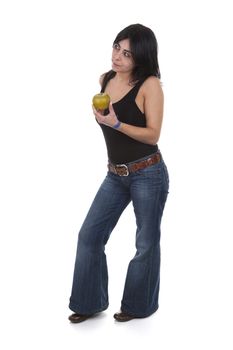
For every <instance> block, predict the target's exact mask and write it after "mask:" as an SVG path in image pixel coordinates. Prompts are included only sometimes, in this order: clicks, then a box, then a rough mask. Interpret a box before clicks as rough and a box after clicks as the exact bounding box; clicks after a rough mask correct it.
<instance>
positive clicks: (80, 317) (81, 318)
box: [68, 313, 92, 323]
mask: <svg viewBox="0 0 233 350" xmlns="http://www.w3.org/2000/svg"><path fill="white" fill-rule="evenodd" d="M91 316H92V315H80V314H76V313H75V314H72V315H70V316H69V317H68V319H69V320H70V322H72V323H80V322H83V321H86V320H87V319H88V318H90V317H91Z"/></svg>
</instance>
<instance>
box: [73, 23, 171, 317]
mask: <svg viewBox="0 0 233 350" xmlns="http://www.w3.org/2000/svg"><path fill="white" fill-rule="evenodd" d="M159 79H160V71H159V64H158V59H157V41H156V38H155V35H154V33H153V32H152V31H151V29H149V28H147V27H145V26H143V25H141V24H133V25H130V26H128V27H126V28H125V29H123V30H122V31H121V32H120V33H119V34H118V35H117V37H116V39H115V40H114V43H113V51H112V70H110V71H109V72H107V73H105V74H103V75H102V76H101V79H100V83H101V91H102V92H104V91H105V92H106V93H107V94H108V95H109V96H110V98H111V103H110V106H109V110H107V111H105V113H101V112H100V111H97V110H95V109H94V108H93V111H94V115H95V117H96V120H97V122H98V123H99V125H100V127H101V128H102V131H103V134H104V138H105V141H106V146H107V152H108V158H109V163H108V173H107V176H106V178H105V180H104V181H103V183H102V185H101V186H100V189H99V191H98V192H97V195H96V197H95V199H94V201H93V203H92V205H91V208H90V210H89V212H88V214H87V217H86V219H85V221H84V223H83V225H82V227H81V230H80V232H79V239H78V247H77V255H76V261H75V269H74V277H73V287H72V294H71V298H70V304H69V307H70V309H71V310H72V311H74V312H75V313H74V314H72V315H71V316H70V317H69V320H70V321H71V322H73V323H78V322H82V321H84V320H86V319H87V318H89V317H91V316H92V315H93V314H95V313H97V312H100V311H103V310H105V309H107V307H108V273H107V263H106V256H105V253H104V248H105V244H106V243H107V241H108V238H109V236H110V234H111V232H112V230H113V229H114V227H115V225H116V223H117V221H118V219H119V217H120V216H121V214H122V212H123V210H124V209H125V208H126V206H127V205H128V204H129V203H130V202H131V201H132V204H133V207H134V212H135V216H136V224H137V231H136V248H137V250H136V254H135V256H134V257H133V259H132V260H131V261H130V263H129V266H128V271H127V276H126V281H125V287H124V293H123V298H122V302H121V310H120V312H118V313H116V314H115V315H114V318H115V319H116V320H117V321H121V322H124V321H129V320H131V319H133V318H143V317H147V316H150V315H151V314H152V313H154V312H155V311H156V310H157V309H158V296H159V281H160V278H159V277H160V223H161V218H162V214H163V209H164V205H165V202H166V198H167V194H168V172H167V168H166V165H165V163H164V161H163V158H162V155H161V153H160V151H159V149H158V145H157V143H158V140H159V136H160V130H161V125H162V118H163V92H162V89H161V84H160V80H159Z"/></svg>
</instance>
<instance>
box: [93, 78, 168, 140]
mask: <svg viewBox="0 0 233 350" xmlns="http://www.w3.org/2000/svg"><path fill="white" fill-rule="evenodd" d="M141 93H142V96H143V98H144V113H145V117H146V127H138V126H133V125H130V124H126V123H121V124H120V127H119V128H118V129H117V130H118V131H119V132H122V133H123V134H125V135H127V136H129V137H132V138H133V139H135V140H137V141H140V142H143V143H146V144H150V145H156V143H157V142H158V140H159V136H160V131H161V126H162V120H163V91H162V88H161V85H160V81H159V79H157V78H156V77H150V78H148V79H147V80H146V81H145V82H144V84H143V85H142V87H141ZM109 111H110V113H109V114H108V115H107V116H102V115H101V114H100V113H98V112H97V113H96V111H95V110H94V113H95V116H96V118H97V120H98V122H99V123H103V124H106V125H108V126H110V127H113V126H114V125H116V124H117V121H118V119H117V116H116V115H115V112H114V110H113V107H112V105H110V107H109Z"/></svg>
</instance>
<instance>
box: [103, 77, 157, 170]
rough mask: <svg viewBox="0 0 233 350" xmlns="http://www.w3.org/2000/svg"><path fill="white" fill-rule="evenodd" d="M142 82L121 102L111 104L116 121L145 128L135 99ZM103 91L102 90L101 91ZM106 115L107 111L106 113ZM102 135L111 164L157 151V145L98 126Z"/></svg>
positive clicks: (142, 114) (107, 127) (131, 159)
mask: <svg viewBox="0 0 233 350" xmlns="http://www.w3.org/2000/svg"><path fill="white" fill-rule="evenodd" d="M142 83H143V81H139V82H138V83H136V85H134V87H133V88H132V89H131V90H130V91H129V92H128V93H127V94H126V95H125V96H124V97H122V99H121V100H119V101H117V102H115V103H113V108H114V111H115V113H116V115H117V117H118V119H119V120H120V121H121V122H123V123H126V124H130V125H134V126H139V127H146V117H145V114H144V113H142V112H141V111H140V109H139V108H138V106H137V104H136V102H135V98H136V96H137V93H138V90H139V88H140V86H141V85H142ZM101 91H102V92H103V91H104V88H103V89H102V90H101ZM107 113H108V111H107ZM100 126H101V129H102V131H103V134H104V138H105V142H106V147H107V153H108V158H109V161H110V162H111V163H114V164H124V163H129V162H133V161H136V160H137V159H140V158H143V157H146V156H148V155H150V154H153V153H155V152H156V151H157V150H158V146H157V145H149V144H145V143H142V142H139V141H136V140H134V139H132V138H131V137H129V136H127V135H125V134H123V133H121V132H120V131H117V130H115V129H113V128H111V127H109V126H106V125H103V124H100Z"/></svg>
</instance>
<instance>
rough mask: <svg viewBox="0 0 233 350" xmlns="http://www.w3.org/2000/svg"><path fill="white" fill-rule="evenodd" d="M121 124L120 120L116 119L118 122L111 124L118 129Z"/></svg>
mask: <svg viewBox="0 0 233 350" xmlns="http://www.w3.org/2000/svg"><path fill="white" fill-rule="evenodd" d="M120 126H121V122H120V121H119V120H118V122H117V123H116V124H115V125H113V129H119V127H120Z"/></svg>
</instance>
